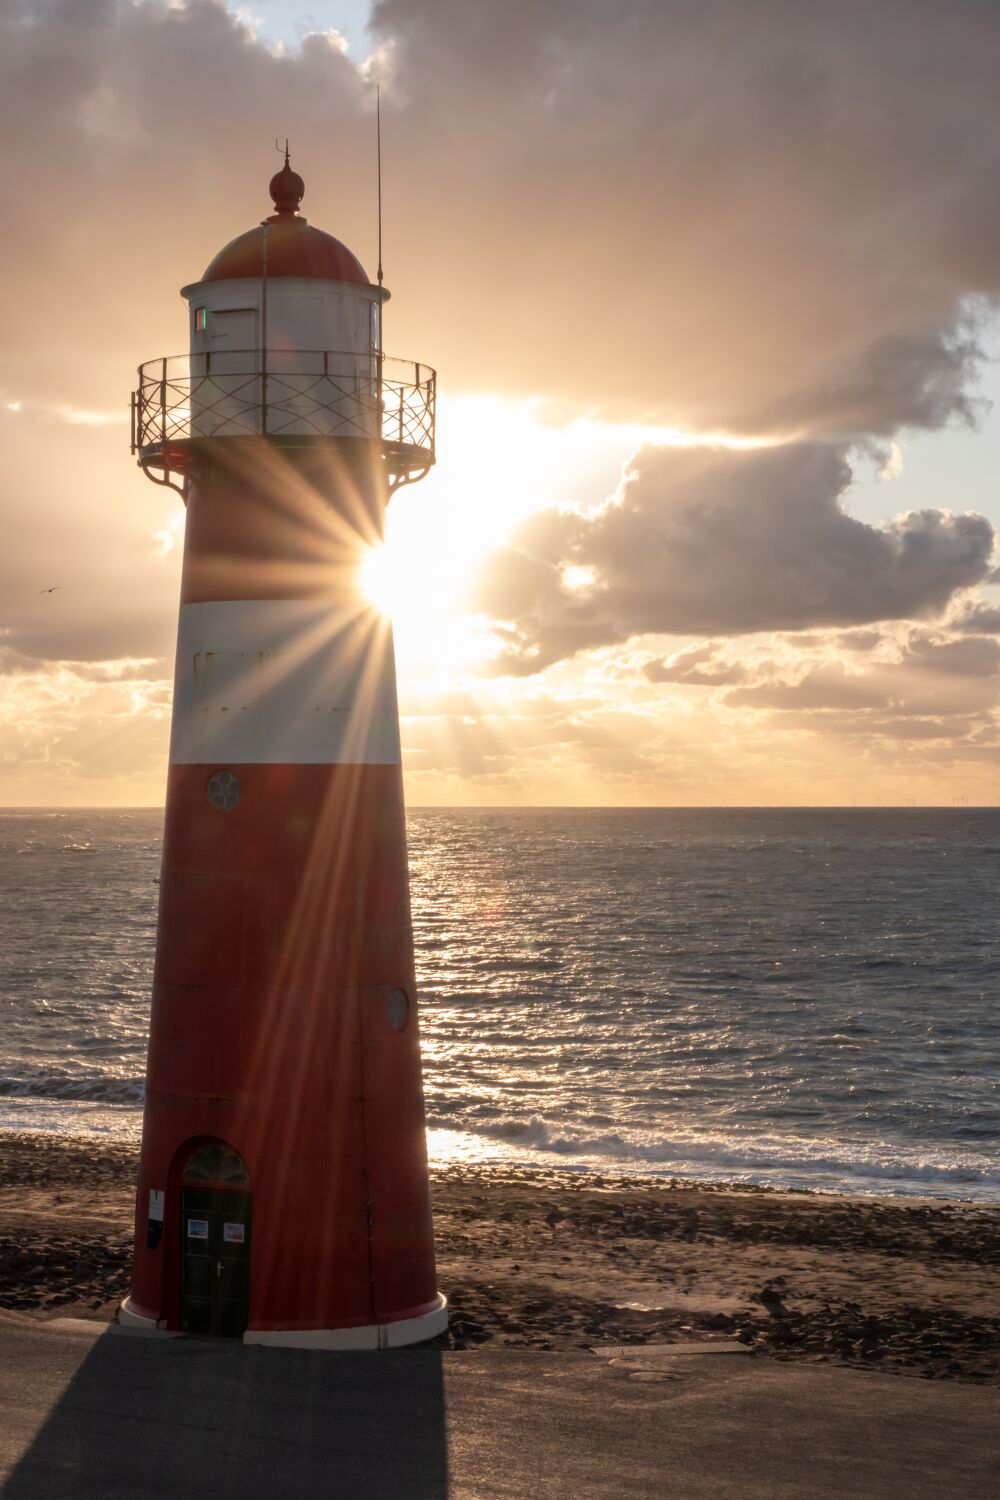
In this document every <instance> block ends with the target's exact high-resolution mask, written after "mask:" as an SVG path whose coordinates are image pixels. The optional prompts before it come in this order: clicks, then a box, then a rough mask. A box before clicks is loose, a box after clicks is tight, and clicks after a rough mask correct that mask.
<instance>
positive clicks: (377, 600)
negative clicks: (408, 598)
mask: <svg viewBox="0 0 1000 1500" xmlns="http://www.w3.org/2000/svg"><path fill="white" fill-rule="evenodd" d="M401 571H402V570H401V569H400V567H399V561H398V558H397V557H396V556H395V555H394V553H393V551H392V549H391V548H389V547H387V546H386V545H385V543H384V542H381V543H380V544H379V545H378V546H377V547H370V548H369V549H368V551H367V552H366V553H365V556H364V559H363V561H362V563H361V568H360V571H359V583H360V586H361V592H362V594H363V595H364V597H365V598H366V599H367V600H368V603H369V604H371V605H373V606H374V608H375V609H377V610H378V611H379V613H380V614H383V615H386V616H387V617H388V618H389V619H391V618H392V614H393V608H394V607H395V608H396V609H398V608H399V607H400V604H401V602H402V599H403V597H404V596H405V590H406V583H405V579H404V578H403V577H402V576H401Z"/></svg>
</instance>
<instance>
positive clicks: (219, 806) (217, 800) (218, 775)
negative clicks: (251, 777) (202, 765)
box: [205, 771, 240, 812]
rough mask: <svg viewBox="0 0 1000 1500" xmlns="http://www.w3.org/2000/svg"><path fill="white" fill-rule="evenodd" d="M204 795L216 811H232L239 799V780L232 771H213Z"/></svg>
mask: <svg viewBox="0 0 1000 1500" xmlns="http://www.w3.org/2000/svg"><path fill="white" fill-rule="evenodd" d="M205 795H206V796H207V798H208V800H209V802H211V804H212V806H213V807H214V808H215V809H216V811H217V812H232V810H233V808H234V807H236V806H237V805H238V804H239V800H240V780H239V777H238V776H235V775H234V774H233V772H232V771H213V772H212V774H211V776H210V777H209V778H208V785H207V786H206V788H205Z"/></svg>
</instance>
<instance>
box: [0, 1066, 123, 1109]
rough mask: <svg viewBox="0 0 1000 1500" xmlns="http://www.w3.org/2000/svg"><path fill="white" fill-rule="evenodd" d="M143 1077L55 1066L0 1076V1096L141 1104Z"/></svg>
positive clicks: (5, 1097) (95, 1102) (7, 1097)
mask: <svg viewBox="0 0 1000 1500" xmlns="http://www.w3.org/2000/svg"><path fill="white" fill-rule="evenodd" d="M144 1097H145V1079H143V1078H116V1077H113V1076H111V1075H109V1074H106V1073H98V1074H80V1073H66V1072H63V1071H62V1070H60V1069H55V1070H53V1071H51V1072H47V1073H42V1072H39V1073H32V1074H29V1075H28V1076H27V1077H22V1078H10V1077H0V1098H4V1099H72V1100H77V1101H79V1102H87V1103H93V1104H125V1105H131V1106H132V1107H133V1108H135V1109H141V1108H142V1102H143V1099H144Z"/></svg>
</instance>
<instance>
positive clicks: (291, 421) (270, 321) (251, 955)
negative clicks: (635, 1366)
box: [120, 160, 447, 1348]
mask: <svg viewBox="0 0 1000 1500" xmlns="http://www.w3.org/2000/svg"><path fill="white" fill-rule="evenodd" d="M303 191H304V190H303V185H302V180H301V178H299V177H298V176H297V174H296V173H294V172H292V171H291V169H290V167H289V166H288V163H287V160H286V165H285V168H284V169H283V170H282V171H281V172H279V173H278V174H277V176H276V177H275V178H274V179H273V181H272V184H271V193H272V197H273V199H274V202H275V206H276V210H277V211H276V213H275V214H274V215H272V216H271V217H270V218H269V219H267V220H266V221H265V222H264V223H263V224H262V225H261V226H259V227H258V228H256V229H253V230H251V231H249V232H248V233H247V234H244V235H241V236H240V237H239V238H238V239H236V240H234V241H233V242H232V243H231V244H230V245H228V246H227V247H226V248H225V249H224V250H223V251H222V252H221V253H220V254H219V255H218V256H217V257H216V258H215V260H214V261H213V262H212V264H211V265H210V266H209V268H208V270H207V271H206V273H205V275H204V277H203V278H202V280H201V281H200V282H198V283H196V284H194V285H193V286H190V287H186V288H185V289H184V293H183V295H184V296H185V297H186V298H187V300H188V303H189V305H190V310H191V352H190V354H189V355H188V356H185V357H182V358H180V359H177V360H169V359H165V360H156V361H153V363H152V364H151V365H146V366H143V367H142V369H141V370H140V381H139V388H138V390H137V392H136V394H135V397H134V401H133V447H134V450H135V452H136V453H137V455H138V459H139V462H140V464H141V465H142V467H143V468H144V470H145V471H146V472H147V474H149V476H150V477H151V478H153V479H155V480H156V481H157V482H159V483H168V484H171V485H173V486H174V487H175V488H177V489H179V490H180V491H181V492H182V493H183V495H184V497H185V500H186V504H187V529H186V536H185V550H184V568H183V578H182V585H181V607H180V621H179V627H178V643H177V664H176V677H175V686H174V707H173V723H172V733H171V743H170V767H169V774H168V784H167V804H166V828H165V837H164V846H163V867H162V878H161V886H160V908H159V927H158V937H157V951H156V969H155V976H154V986H153V1005H152V1018H151V1027H150V1042H149V1061H148V1069H147V1079H146V1108H145V1116H144V1122H143V1138H142V1156H141V1167H140V1175H139V1186H138V1196H137V1207H136V1247H135V1267H134V1274H133V1281H132V1290H131V1294H130V1296H129V1297H128V1299H127V1300H126V1302H125V1303H124V1304H123V1307H122V1310H121V1314H120V1316H121V1318H122V1321H124V1322H126V1323H132V1324H136V1323H138V1324H142V1325H145V1326H150V1325H156V1326H159V1327H166V1328H174V1329H185V1330H189V1331H192V1332H201V1333H210V1334H228V1335H242V1336H243V1338H244V1340H245V1341H247V1342H271V1343H283V1344H295V1345H302V1346H316V1347H329V1348H338V1347H339V1348H366V1347H376V1346H385V1345H394V1344H403V1343H410V1342H416V1341H418V1340H422V1339H426V1338H430V1337H433V1336H434V1335H436V1334H438V1333H440V1332H442V1331H443V1330H444V1328H445V1327H446V1321H447V1314H446V1310H445V1302H444V1299H443V1298H442V1297H441V1296H440V1295H439V1294H438V1291H437V1285H436V1279H435V1267H434V1246H433V1233H432V1224H431V1212H430V1197H429V1184H428V1174H427V1160H426V1146H425V1134H424V1108H423V1093H422V1085H421V1074H420V1052H419V1039H418V1027H417V1013H416V992H415V984H414V968H413V939H412V931H411V925H410V909H409V886H408V874H407V860H406V830H405V820H404V808H403V789H402V773H401V765H400V748H399V723H398V713H397V706H396V685H395V673H394V663H393V649H392V637H391V632H390V629H389V626H388V624H387V622H386V621H385V620H384V619H383V618H382V616H381V615H380V614H379V613H378V612H377V611H376V610H375V609H374V608H373V607H372V606H371V604H369V603H368V602H367V600H366V599H365V598H364V597H363V595H362V592H361V589H360V585H359V571H360V568H361V565H362V563H363V561H364V558H365V556H366V555H367V553H368V550H369V549H370V548H371V547H372V546H375V545H377V544H378V542H379V540H380V538H381V535H382V520H383V514H384V509H385V504H386V502H387V500H388V497H389V494H390V493H391V491H392V489H394V488H395V487H397V486H398V485H399V484H402V483H406V482H409V481H410V480H412V479H414V478H419V477H421V475H422V474H423V473H426V471H427V469H428V468H429V467H430V465H431V464H432V463H433V460H434V398H435V379H434V372H433V371H432V370H430V369H428V367H427V366H416V365H406V364H404V363H402V362H400V361H389V360H387V359H386V358H385V357H384V355H383V352H382V339H381V313H382V305H383V302H384V301H385V300H386V298H387V297H388V293H387V292H385V290H384V289H383V288H382V287H381V286H374V285H372V284H371V283H369V281H368V278H367V276H366V275H365V273H364V271H363V269H362V268H361V266H360V264H359V263H358V262H357V260H356V259H355V258H354V256H353V255H351V253H350V252H349V251H348V250H347V249H346V248H345V247H344V246H343V245H342V244H340V243H339V242H338V241H337V240H335V239H333V238H332V237H331V236H329V235H326V234H324V233H322V232H321V231H319V230H316V229H314V228H312V226H310V225H309V224H308V223H307V222H306V220H305V219H303V218H302V217H301V216H300V215H299V214H298V212H297V209H298V204H299V201H300V199H301V197H302V194H303Z"/></svg>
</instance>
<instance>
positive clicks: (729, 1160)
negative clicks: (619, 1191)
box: [428, 1116, 1000, 1197]
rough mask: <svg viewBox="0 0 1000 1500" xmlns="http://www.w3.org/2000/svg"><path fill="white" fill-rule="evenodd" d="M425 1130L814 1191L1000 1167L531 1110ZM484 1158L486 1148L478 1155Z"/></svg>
mask: <svg viewBox="0 0 1000 1500" xmlns="http://www.w3.org/2000/svg"><path fill="white" fill-rule="evenodd" d="M428 1125H429V1127H430V1129H431V1130H432V1131H433V1130H435V1129H439V1130H442V1131H445V1132H448V1133H453V1134H456V1135H461V1136H464V1137H467V1138H468V1137H472V1138H473V1139H475V1138H482V1139H483V1140H484V1141H495V1142H498V1143H500V1145H501V1147H502V1148H503V1147H506V1148H507V1149H506V1150H504V1149H501V1151H500V1153H499V1154H500V1155H501V1156H505V1157H509V1156H510V1155H512V1154H516V1155H517V1156H518V1157H519V1158H520V1159H522V1160H523V1159H524V1158H525V1157H528V1158H529V1159H530V1158H532V1157H534V1158H536V1159H539V1158H544V1157H548V1158H552V1157H557V1158H560V1159H561V1160H562V1161H563V1162H564V1163H565V1165H567V1166H571V1165H579V1166H580V1167H582V1168H586V1169H588V1170H594V1169H599V1168H602V1167H603V1168H604V1169H608V1168H610V1169H612V1170H616V1171H623V1170H626V1169H627V1170H631V1171H633V1172H638V1173H640V1174H641V1173H647V1174H649V1175H653V1176H658V1177H683V1178H694V1179H703V1180H710V1181H711V1180H715V1181H729V1182H745V1183H756V1184H770V1185H773V1186H776V1187H809V1186H813V1187H822V1188H823V1189H824V1190H827V1191H829V1190H833V1191H840V1192H850V1193H865V1192H868V1193H873V1192H875V1193H877V1192H891V1193H904V1194H909V1195H913V1194H925V1195H928V1196H941V1195H948V1196H958V1197H964V1196H980V1195H987V1194H989V1195H993V1194H995V1193H996V1191H997V1190H998V1189H1000V1164H998V1162H997V1159H996V1157H995V1156H992V1155H987V1154H986V1153H985V1152H978V1151H969V1150H955V1151H953V1152H949V1151H948V1150H947V1149H943V1148H941V1147H934V1148H931V1147H926V1148H922V1147H919V1146H914V1147H911V1148H906V1147H899V1146H894V1145H890V1144H889V1143H887V1142H884V1141H848V1140H834V1139H830V1138H828V1137H827V1138H823V1137H818V1138H816V1139H809V1140H807V1139H803V1138H801V1137H795V1136H785V1137H778V1136H763V1135H761V1136H723V1135H719V1136H693V1135H692V1136H684V1135H678V1136H676V1137H672V1138H668V1137H660V1138H657V1139H649V1138H648V1137H646V1138H643V1139H634V1138H633V1139H629V1138H628V1137H626V1136H624V1135H622V1134H621V1133H619V1132H616V1131H611V1132H608V1133H605V1134H586V1133H583V1132H581V1133H579V1134H576V1133H574V1132H572V1131H567V1130H566V1129H565V1127H563V1126H560V1125H553V1124H552V1123H550V1122H549V1121H546V1120H544V1119H542V1118H540V1117H538V1116H535V1117H532V1118H528V1119H525V1118H523V1117H510V1118H498V1119H497V1120H494V1121H490V1122H482V1121H479V1122H475V1123H474V1124H470V1122H469V1120H468V1119H463V1118H461V1117H448V1118H445V1117H440V1116H434V1117H431V1118H430V1119H429V1121H428ZM484 1154H485V1153H484Z"/></svg>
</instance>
